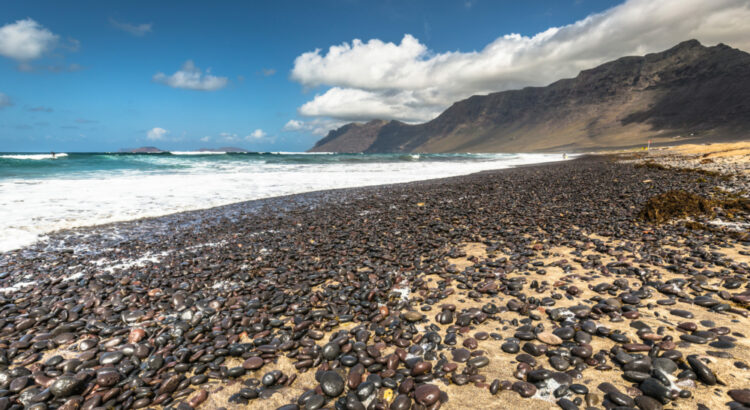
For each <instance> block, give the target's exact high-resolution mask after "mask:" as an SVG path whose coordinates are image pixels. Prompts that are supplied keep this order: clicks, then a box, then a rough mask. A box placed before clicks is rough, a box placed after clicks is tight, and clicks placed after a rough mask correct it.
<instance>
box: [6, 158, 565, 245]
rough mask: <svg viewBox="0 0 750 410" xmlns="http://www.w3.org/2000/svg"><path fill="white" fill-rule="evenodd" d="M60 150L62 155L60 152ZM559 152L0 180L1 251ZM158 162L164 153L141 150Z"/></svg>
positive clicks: (200, 166)
mask: <svg viewBox="0 0 750 410" xmlns="http://www.w3.org/2000/svg"><path fill="white" fill-rule="evenodd" d="M58 155H61V154H58ZM560 157H561V155H560V154H517V155H487V156H484V157H483V158H482V160H472V161H469V160H467V161H433V160H430V159H429V158H428V157H426V156H422V157H421V158H420V159H419V160H418V161H400V162H364V163H351V162H349V163H347V162H338V163H288V164H287V163H269V164H266V163H261V162H260V161H255V162H252V161H248V162H245V161H227V162H226V163H217V162H216V161H209V160H206V161H199V162H198V163H193V164H191V165H190V167H189V168H186V169H180V170H178V171H175V172H171V173H153V172H144V171H140V170H129V171H121V172H117V173H114V172H112V173H105V172H101V173H96V174H86V175H81V174H75V175H68V176H66V177H58V178H23V179H21V178H18V179H12V178H10V179H5V180H0V214H2V215H3V217H2V218H0V252H3V251H8V250H12V249H17V248H19V247H22V246H25V245H29V244H32V243H33V242H35V241H37V240H39V239H40V238H43V237H44V235H45V234H47V233H49V232H52V231H56V230H60V229H66V228H72V227H78V226H90V225H98V224H105V223H110V222H119V221H127V220H133V219H138V218H144V217H153V216H161V215H166V214H170V213H174V212H182V211H188V210H196V209H203V208H210V207H214V206H219V205H226V204H230V203H233V202H239V201H247V200H253V199H262V198H269V197H275V196H282V195H289V194H296V193H302V192H310V191H316V190H323V189H335V188H350V187H357V186H370V185H380V184H392V183H400V182H412V181H418V180H427V179H433V178H444V177H449V176H456V175H466V174H470V173H474V172H479V171H485V170H491V169H499V168H507V167H511V166H517V165H523V164H530V163H541V162H548V161H559V160H560V159H561V158H560ZM139 160H141V161H148V162H150V163H160V162H162V161H166V160H169V157H166V159H165V158H163V157H161V156H144V158H143V159H139Z"/></svg>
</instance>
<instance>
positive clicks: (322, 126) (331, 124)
mask: <svg viewBox="0 0 750 410" xmlns="http://www.w3.org/2000/svg"><path fill="white" fill-rule="evenodd" d="M344 124H345V121H339V120H332V119H330V118H313V119H312V120H309V121H300V120H289V121H287V123H286V124H285V125H284V127H283V128H282V129H281V130H282V131H286V132H309V133H311V134H313V135H318V136H324V135H326V134H328V131H330V130H333V129H336V128H338V127H340V126H342V125H344Z"/></svg>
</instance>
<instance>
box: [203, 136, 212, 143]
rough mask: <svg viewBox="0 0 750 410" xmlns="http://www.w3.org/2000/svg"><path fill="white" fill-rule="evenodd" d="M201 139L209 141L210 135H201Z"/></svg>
mask: <svg viewBox="0 0 750 410" xmlns="http://www.w3.org/2000/svg"><path fill="white" fill-rule="evenodd" d="M201 141H202V142H209V141H211V136H210V135H206V136H205V137H201Z"/></svg>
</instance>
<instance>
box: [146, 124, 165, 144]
mask: <svg viewBox="0 0 750 410" xmlns="http://www.w3.org/2000/svg"><path fill="white" fill-rule="evenodd" d="M167 134H169V131H167V130H165V129H164V128H160V127H154V128H151V129H150V130H148V132H146V138H147V139H149V140H151V141H161V140H163V139H164V138H165V137H166V136H167Z"/></svg>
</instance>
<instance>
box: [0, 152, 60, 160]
mask: <svg viewBox="0 0 750 410" xmlns="http://www.w3.org/2000/svg"><path fill="white" fill-rule="evenodd" d="M67 156H68V154H66V153H64V152H61V153H59V154H55V155H54V156H53V155H52V154H8V155H0V158H7V159H30V160H34V161H39V160H42V159H58V158H64V157H67Z"/></svg>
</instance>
